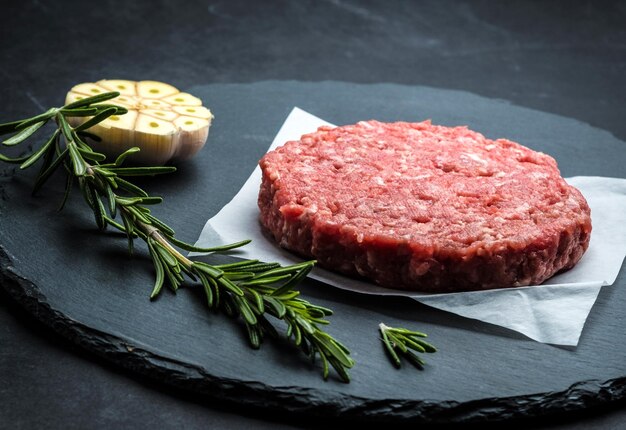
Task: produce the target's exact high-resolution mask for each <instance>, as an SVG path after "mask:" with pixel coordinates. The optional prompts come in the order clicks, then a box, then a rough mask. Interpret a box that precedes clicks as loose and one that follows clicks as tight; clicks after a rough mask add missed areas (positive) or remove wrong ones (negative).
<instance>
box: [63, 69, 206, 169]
mask: <svg viewBox="0 0 626 430" xmlns="http://www.w3.org/2000/svg"><path fill="white" fill-rule="evenodd" d="M109 91H117V92H119V93H120V95H119V96H118V97H116V98H114V99H111V100H107V101H105V102H104V103H105V104H115V105H119V106H123V107H125V108H127V109H128V113H126V114H124V115H119V116H118V115H113V116H110V117H109V118H107V119H105V120H104V121H102V122H100V123H98V124H96V125H95V126H93V127H91V128H90V129H89V132H91V133H93V134H95V135H97V136H98V137H100V138H101V139H102V141H100V142H90V144H92V146H93V149H94V150H95V151H97V152H102V153H104V154H105V155H107V156H108V157H116V156H117V155H119V154H121V153H122V152H124V151H126V150H127V149H129V148H132V147H134V146H136V147H138V148H140V149H141V151H139V152H137V153H134V154H132V155H131V156H130V157H128V161H129V162H134V163H137V164H149V165H163V164H165V163H167V162H169V161H181V160H186V159H188V158H191V157H192V156H194V155H195V154H196V153H197V152H198V151H199V150H200V149H201V148H202V147H203V146H204V144H205V143H206V141H207V138H208V136H209V127H210V125H211V120H212V119H213V114H212V113H211V111H210V110H209V109H207V108H206V107H204V106H202V100H200V99H199V98H197V97H195V96H193V95H191V94H188V93H183V92H180V91H179V90H178V89H177V88H176V87H173V86H172V85H169V84H166V83H163V82H157V81H139V82H135V81H127V80H121V79H109V80H101V81H98V82H95V83H90V82H88V83H82V84H78V85H75V86H74V87H73V88H72V89H71V90H70V91H69V92H68V93H67V96H66V98H65V103H66V104H67V103H72V102H75V101H77V100H81V99H83V98H86V97H90V96H94V95H97V94H102V93H105V92H109ZM88 119H89V117H75V118H71V120H70V123H71V124H72V125H73V126H77V125H79V124H81V123H83V122H85V121H87V120H88Z"/></svg>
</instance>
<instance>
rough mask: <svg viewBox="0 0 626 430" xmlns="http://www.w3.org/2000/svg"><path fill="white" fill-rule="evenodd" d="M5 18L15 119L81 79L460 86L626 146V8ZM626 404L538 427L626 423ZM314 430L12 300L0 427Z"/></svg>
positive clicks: (147, 8) (11, 14) (3, 67)
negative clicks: (89, 349)
mask: <svg viewBox="0 0 626 430" xmlns="http://www.w3.org/2000/svg"><path fill="white" fill-rule="evenodd" d="M0 11H1V13H0V58H1V60H2V62H1V63H0V100H2V102H3V106H2V108H0V122H2V121H5V120H6V121H8V120H13V119H16V118H20V117H23V116H27V115H32V114H34V113H37V112H39V111H40V110H42V109H43V108H47V107H50V106H56V105H59V104H60V103H62V100H63V97H64V95H65V92H66V91H67V89H69V88H70V87H71V86H73V85H74V84H76V83H79V82H86V81H96V80H99V79H103V78H109V79H114V78H120V79H131V80H142V79H155V80H161V81H165V82H169V83H171V84H173V85H175V86H177V87H179V88H181V89H182V90H185V89H187V88H190V87H192V86H195V85H201V84H207V83H212V82H234V83H237V82H253V81H259V80H266V79H285V80H303V81H322V80H338V81H348V82H357V83H370V82H371V83H374V82H394V83H401V84H415V85H429V86H434V87H441V88H450V89H461V90H465V91H470V92H473V93H477V94H480V95H483V96H487V97H492V98H497V99H505V100H509V101H511V102H513V103H514V104H517V105H520V106H525V107H530V108H533V109H538V110H542V111H546V112H552V113H556V114H559V115H563V116H568V117H572V118H576V119H578V120H581V121H584V122H586V123H589V124H591V125H592V126H595V127H599V128H602V129H606V130H608V131H610V132H611V133H613V134H614V135H615V136H616V137H618V138H619V139H621V140H626V120H625V119H624V118H626V116H625V114H626V108H625V105H624V103H625V102H626V24H625V22H626V2H617V1H614V2H591V1H590V2H571V1H558V2H557V1H552V2H544V1H537V2H530V1H525V2H523V1H517V2H493V1H492V2H488V1H474V2H469V1H425V2H411V1H370V2H357V1H354V0H345V1H341V0H330V1H316V2H313V1H272V2H252V1H250V2H246V1H223V2H208V1H207V2H200V1H194V2H166V1H154V2H147V1H146V2H141V1H134V2H130V1H128V2H122V1H117V2H116V1H99V2H84V1H80V2H79V1H57V2H46V1H43V0H35V1H32V2H23V1H21V2H13V1H12V2H3V4H2V6H0ZM205 103H206V104H208V105H209V107H210V101H205ZM625 169H626V168H625ZM42 252H45V251H42ZM599 365H601V363H599ZM625 406H626V405H625V403H624V402H623V401H622V402H618V403H617V404H609V405H606V406H605V407H602V408H600V409H598V410H593V411H585V412H584V413H582V412H581V413H569V414H568V415H566V416H554V417H547V418H545V417H544V418H542V419H541V420H536V421H533V422H532V426H533V427H534V428H557V429H561V428H563V429H565V428H567V429H570V428H572V429H582V428H609V429H611V428H615V429H617V428H623V427H624V425H626V408H625ZM305 424H306V425H307V426H311V425H314V424H312V423H303V422H301V421H299V420H298V419H297V417H289V418H288V419H286V420H283V419H279V418H277V417H269V416H266V415H265V414H264V413H263V411H259V410H240V409H239V408H238V407H237V406H236V405H232V404H215V402H214V401H212V403H211V404H208V403H207V402H206V400H205V399H201V398H191V397H190V396H189V395H187V394H185V393H175V392H171V390H170V389H165V388H164V387H162V386H158V385H155V384H154V383H152V382H147V381H145V380H142V379H140V378H138V377H135V376H133V375H130V374H127V373H125V372H123V371H120V370H119V369H117V368H114V367H112V366H111V365H109V364H107V363H105V362H102V361H101V360H99V359H97V358H95V357H94V356H92V355H90V354H87V353H85V352H82V351H81V350H78V349H77V348H75V347H74V346H72V345H71V344H69V343H68V342H66V341H65V340H63V339H62V338H59V337H58V336H56V335H55V334H54V333H53V332H52V331H51V330H49V329H48V328H46V327H43V326H42V325H40V324H39V323H38V322H37V321H36V318H34V317H33V316H31V315H29V314H27V313H25V312H24V311H22V310H21V309H20V308H19V306H18V305H17V304H15V303H14V302H12V300H11V299H10V298H9V297H8V296H7V295H6V294H5V293H3V292H2V289H0V428H4V427H6V428H39V427H50V428H60V427H64V428H65V427H69V428H107V427H111V426H114V427H115V426H117V427H120V426H121V427H133V428H149V427H160V428H161V427H163V428H171V427H175V426H176V427H178V426H182V427H185V428H201V427H216V428H243V427H250V428H265V427H267V428H291V427H302V426H304V425H305Z"/></svg>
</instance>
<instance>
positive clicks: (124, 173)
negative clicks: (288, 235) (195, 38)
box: [0, 92, 354, 382]
mask: <svg viewBox="0 0 626 430" xmlns="http://www.w3.org/2000/svg"><path fill="white" fill-rule="evenodd" d="M118 95H119V93H117V92H110V93H105V94H99V95H97V96H94V97H89V98H85V99H82V100H79V101H77V102H74V103H70V104H68V105H66V106H63V107H61V108H52V109H49V110H48V111H46V112H44V113H42V114H40V115H36V116H34V117H32V118H27V119H23V120H20V121H14V122H10V123H6V124H0V135H4V134H12V136H11V137H10V138H8V139H6V140H4V141H3V142H2V145H5V146H14V145H18V144H20V143H23V142H24V141H26V140H27V139H28V138H30V137H31V136H33V135H34V134H35V133H36V132H37V131H38V130H40V129H41V128H42V127H43V126H44V125H45V124H46V123H48V122H49V121H51V120H52V121H53V122H55V123H56V129H55V130H54V132H53V133H52V135H51V136H50V137H49V138H48V139H47V140H46V141H45V143H44V144H43V145H41V146H40V147H39V148H37V149H35V150H33V151H32V152H30V153H29V154H27V155H25V156H20V157H8V156H6V155H2V154H0V161H4V162H7V163H17V164H19V165H20V168H21V169H26V168H28V167H31V166H33V165H34V164H35V163H37V162H38V161H40V160H41V167H40V170H39V174H38V175H37V179H36V181H35V185H34V190H33V192H36V191H37V190H39V189H41V187H42V185H43V184H44V183H45V182H46V181H47V180H48V179H49V178H50V177H51V176H52V174H53V173H54V172H55V171H57V170H59V169H60V168H61V167H62V168H63V169H62V170H64V171H65V173H66V176H67V180H66V187H65V193H64V197H63V201H62V203H61V208H62V207H63V206H64V205H65V202H66V201H67V199H68V197H69V195H70V192H71V190H72V187H73V185H74V184H75V183H78V188H79V189H80V191H81V193H82V196H83V198H84V200H85V202H86V203H87V205H88V206H89V207H90V208H91V210H92V212H93V215H94V219H95V222H96V225H97V226H98V228H99V229H100V230H104V229H106V228H107V227H108V226H112V227H114V228H116V229H118V230H120V231H122V232H124V233H126V236H127V238H128V248H129V251H130V252H131V253H132V252H133V248H134V241H135V240H136V239H138V238H139V239H141V240H143V241H144V242H145V243H146V244H147V247H148V251H149V254H150V256H151V258H152V262H153V264H154V269H155V273H156V277H155V278H156V279H155V283H154V288H153V290H152V294H151V296H150V297H151V298H152V299H154V298H156V297H157V296H158V295H159V293H160V292H161V290H162V288H163V286H164V285H167V286H169V287H170V288H171V289H172V290H173V291H176V290H178V288H179V287H181V286H182V285H183V283H185V282H188V281H189V280H191V281H193V282H194V283H195V285H197V286H200V287H201V288H202V289H203V291H204V294H205V297H206V304H207V306H208V307H209V308H213V309H221V310H223V311H224V312H225V313H226V314H228V315H231V316H233V317H239V316H240V317H241V318H242V320H243V322H244V324H245V327H246V331H247V334H248V339H249V341H250V344H251V346H252V347H254V348H258V347H259V346H260V344H261V342H262V340H263V338H264V336H265V335H268V334H269V335H277V331H276V329H275V327H274V326H273V325H272V324H271V322H270V320H269V319H268V317H270V316H271V317H274V318H276V319H278V320H282V321H284V323H286V327H287V331H286V334H287V338H289V339H291V340H292V341H293V342H294V343H295V345H296V346H297V347H298V348H299V349H300V350H301V351H303V352H304V353H305V354H306V355H308V356H309V357H310V358H311V360H312V361H315V359H316V357H319V358H320V360H321V364H322V369H323V376H324V378H327V377H328V373H329V367H330V366H332V367H333V368H334V369H335V370H336V372H337V373H338V374H339V376H340V377H341V379H342V380H343V381H345V382H349V380H350V377H349V375H348V369H350V368H351V367H352V366H353V365H354V361H353V360H352V358H350V356H349V355H350V352H349V351H348V349H347V348H346V347H345V346H344V345H342V344H341V343H340V342H339V341H337V340H336V339H334V338H333V337H332V336H330V335H329V334H328V333H326V332H324V331H323V330H322V329H321V328H320V325H325V324H328V321H327V320H326V319H325V318H326V317H327V316H329V315H331V314H332V311H331V310H330V309H326V308H324V307H321V306H316V305H314V304H312V303H309V302H308V301H306V300H304V299H302V298H301V297H300V293H299V292H298V291H296V290H294V287H295V286H296V285H297V284H298V283H299V282H300V281H301V280H303V279H304V278H305V277H306V276H307V274H308V273H309V272H310V271H311V269H312V268H313V265H314V264H315V262H314V261H307V262H304V263H300V264H295V265H291V266H285V267H283V266H281V265H280V264H278V263H263V262H260V261H258V260H245V261H238V262H236V263H230V264H220V265H212V264H208V263H206V262H203V261H196V260H191V259H189V258H187V257H185V256H184V255H183V254H182V253H181V252H180V251H179V250H178V249H182V250H186V251H196V252H203V253H219V252H224V251H228V250H231V249H234V248H238V247H241V246H244V245H246V244H247V243H249V241H242V242H238V243H233V244H230V245H225V246H219V247H214V248H197V247H195V246H192V245H190V244H188V243H185V242H182V241H180V240H178V239H176V238H175V232H174V230H173V229H172V228H171V227H170V226H168V225H167V224H165V223H164V222H163V221H161V220H159V219H158V218H156V217H155V216H153V215H152V213H151V211H150V209H149V208H148V207H147V206H148V205H154V204H158V203H161V201H162V198H161V197H154V196H150V195H149V194H148V193H147V192H146V191H144V190H143V189H142V188H140V187H138V186H136V185H134V184H133V183H131V182H129V181H128V180H126V179H124V177H129V176H153V175H158V174H164V173H170V172H173V171H175V170H176V169H175V168H174V167H167V166H165V167H122V165H123V163H124V160H125V158H126V157H127V156H128V155H130V154H132V153H134V152H137V151H138V150H139V148H131V149H129V150H127V151H126V152H124V153H123V154H121V155H120V156H119V157H117V159H116V160H115V161H114V162H113V163H105V161H106V157H105V155H104V154H101V153H99V152H96V151H94V150H93V149H92V147H91V146H89V145H88V144H87V143H86V138H87V137H89V138H92V139H94V140H98V138H97V136H94V135H93V134H91V133H89V132H88V131H86V130H87V129H89V128H90V127H91V126H93V125H95V124H97V123H98V122H100V121H103V120H105V119H106V118H108V117H109V116H111V115H123V114H125V113H126V112H127V110H126V109H125V108H122V107H119V106H113V105H108V104H99V103H102V102H105V101H107V100H110V99H113V98H115V97H117V96H118ZM77 116H90V117H91V118H90V119H88V120H87V121H86V122H85V123H83V124H81V125H79V126H77V127H72V126H71V124H70V122H69V121H68V118H71V117H77ZM117 217H119V219H120V221H121V222H118V221H116V218H117Z"/></svg>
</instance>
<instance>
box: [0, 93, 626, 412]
mask: <svg viewBox="0 0 626 430" xmlns="http://www.w3.org/2000/svg"><path fill="white" fill-rule="evenodd" d="M185 90H188V91H190V92H192V93H193V94H196V95H198V96H200V97H201V98H202V99H203V100H204V102H205V104H206V105H208V106H210V107H211V109H212V110H213V112H214V113H215V116H216V118H215V121H214V125H213V127H212V129H211V135H210V137H209V143H208V146H207V147H206V148H205V149H204V150H203V151H202V152H201V154H200V155H199V157H197V158H196V159H194V160H193V161H192V162H189V163H187V164H185V165H182V166H180V169H179V171H178V172H177V173H176V174H173V175H169V176H166V177H161V178H159V179H158V180H153V181H148V180H146V181H142V182H143V184H144V185H145V187H146V188H148V189H149V190H150V191H152V192H154V193H157V194H160V195H163V196H164V197H165V203H164V204H163V205H160V206H158V207H156V208H155V213H156V215H157V216H159V217H162V219H164V220H167V221H168V222H169V224H170V225H172V226H173V227H174V228H176V230H177V232H178V235H179V237H180V238H181V239H184V240H187V241H191V242H193V241H194V240H195V239H196V238H197V236H198V234H199V232H200V230H201V229H202V227H203V225H204V222H205V220H206V219H208V218H210V217H211V216H212V215H214V214H215V213H217V211H219V209H220V208H221V207H222V206H223V205H225V204H226V203H227V202H228V201H229V200H230V199H231V198H232V197H233V196H234V195H235V193H236V192H237V190H238V189H239V188H240V186H241V185H242V184H243V183H244V182H245V180H246V179H247V177H248V176H249V174H250V172H251V171H252V169H253V168H254V167H255V164H256V162H257V160H258V159H259V158H260V157H261V155H262V154H263V153H264V152H265V150H266V148H267V146H268V145H269V144H270V142H271V140H272V138H273V136H274V135H275V133H276V132H277V131H278V128H279V127H280V125H281V124H282V122H283V121H284V119H285V118H286V116H287V114H288V113H289V112H290V110H291V109H292V107H294V106H299V107H301V108H303V109H305V110H307V111H309V112H311V113H313V114H316V115H318V116H320V117H322V118H324V119H326V120H328V121H330V122H333V123H335V124H346V123H352V122H355V121H358V120H362V119H371V118H374V119H379V120H386V121H393V120H407V121H417V120H423V119H426V118H431V119H432V120H433V122H435V123H438V124H444V125H459V124H466V125H468V126H470V127H471V128H473V129H475V130H477V131H480V132H482V133H483V134H485V135H486V136H488V137H491V138H497V137H506V138H509V139H512V140H516V141H518V142H520V143H522V144H525V145H527V146H529V147H531V148H534V149H538V150H542V151H544V152H547V153H549V154H551V155H553V156H554V157H555V158H556V159H557V161H558V162H559V165H560V167H561V171H562V173H563V175H564V176H573V175H601V176H615V177H624V176H626V171H625V168H624V167H623V166H624V163H625V162H626V151H625V150H626V144H625V143H624V142H621V141H619V140H617V139H615V138H614V137H613V136H612V135H611V134H609V133H607V132H605V131H602V130H598V129H594V128H592V127H590V126H588V125H586V124H582V123H580V122H577V121H574V120H571V119H567V118H563V117H559V116H556V115H552V114H547V113H542V112H537V111H533V110H529V109H525V108H521V107H517V106H513V105H511V104H509V103H507V102H505V101H499V100H492V99H486V98H483V97H479V96H476V95H472V94H469V93H463V92H458V91H450V90H442V89H435V88H427V87H406V86H400V85H394V84H378V85H357V84H348V83H339V82H322V83H302V82H291V81H290V82H278V81H268V82H260V83H254V84H215V85H207V86H200V87H195V88H185ZM33 175H34V172H28V171H26V172H16V171H15V169H5V170H4V171H3V173H2V176H0V246H1V248H0V266H1V272H0V274H1V277H0V281H1V285H2V287H3V288H4V289H6V290H7V291H8V292H9V293H10V294H11V295H12V296H13V297H15V298H16V299H17V300H18V301H19V302H20V303H22V304H23V305H24V307H26V308H27V309H28V310H29V311H30V312H31V313H32V314H33V316H34V317H36V318H37V319H39V320H42V321H43V322H45V323H46V324H48V325H49V326H51V327H53V328H54V329H55V330H56V331H58V332H59V333H61V334H63V335H64V336H66V337H67V338H69V339H71V340H73V341H74V342H76V343H77V344H79V345H81V346H83V347H85V348H87V349H89V350H91V351H93V352H95V353H97V354H99V355H101V356H104V357H105V358H107V359H108V360H110V361H111V362H113V363H116V364H118V365H120V366H123V367H125V368H127V369H131V370H132V371H134V372H137V373H138V374H142V375H147V376H149V377H151V378H155V379H157V380H160V381H162V382H163V383H165V384H168V385H172V386H176V387H180V388H183V389H185V390H190V391H194V392H199V393H204V394H208V395H209V396H215V397H219V398H220V399H226V400H232V401H234V402H238V403H240V404H247V405H256V406H261V407H264V408H267V409H273V408H276V409H281V410H287V411H291V412H295V413H300V414H307V415H315V416H317V417H342V418H351V419H368V420H370V421H371V420H378V421H399V420H402V421H403V422H412V421H414V422H461V421H464V422H467V421H481V420H488V419H489V420H494V419H495V420H504V419H507V418H514V417H523V416H538V415H543V414H549V413H553V412H557V411H564V410H574V409H580V408H584V407H590V406H593V405H597V404H599V403H604V402H608V401H611V400H615V399H618V398H623V397H624V395H625V394H626V360H624V358H626V330H624V323H623V321H624V316H625V314H626V290H625V288H624V287H625V284H626V278H625V277H624V271H623V270H622V271H621V272H620V275H619V277H618V279H617V281H616V283H615V284H614V285H613V286H611V287H606V288H603V289H602V291H601V293H600V295H599V298H598V300H597V302H596V304H595V306H594V308H593V309H592V312H591V314H590V316H589V319H588V322H587V325H586V327H585V329H584V332H583V335H582V338H581V341H580V344H579V345H578V347H576V348H561V347H556V346H553V345H545V344H540V343H537V342H534V341H531V340H529V339H527V338H525V337H524V336H522V335H519V334H517V333H514V332H512V331H508V330H506V329H503V328H499V327H496V326H492V325H489V324H484V323H480V322H477V321H474V320H470V319H465V318H462V317H458V316H455V315H452V314H449V313H446V312H442V311H438V310H434V309H431V308H429V307H427V306H424V305H421V304H418V303H415V302H414V301H412V300H409V299H402V298H394V297H389V298H384V299H381V298H378V297H377V298H374V297H370V296H364V295H358V294H351V293H347V292H344V291H339V290H337V289H334V288H331V287H328V286H326V285H324V284H321V283H318V282H315V281H307V282H305V283H304V284H303V285H302V288H301V290H302V291H303V294H304V296H305V297H306V298H307V299H310V300H311V301H314V302H316V303H319V304H321V305H323V306H327V307H330V308H331V309H333V310H334V311H335V315H334V316H332V317H331V318H330V320H331V325H330V326H329V327H328V331H329V332H330V333H331V334H333V335H335V336H336V337H337V338H339V339H340V340H342V341H343V342H344V343H345V344H347V345H348V346H349V347H350V349H351V351H352V356H353V357H354V359H355V360H356V361H357V365H356V366H355V367H354V368H353V369H352V371H351V376H352V382H351V383H350V384H344V383H341V382H340V381H339V380H338V379H337V378H336V377H334V376H333V377H331V378H330V379H329V380H328V381H323V380H322V378H321V376H320V369H319V367H315V366H311V365H310V364H309V363H308V362H307V361H306V360H305V359H304V357H302V356H300V355H298V354H293V353H292V352H293V351H292V348H291V346H289V345H288V344H286V343H285V342H281V341H280V340H268V341H266V342H265V344H264V345H263V347H262V348H261V349H260V350H252V349H250V348H249V347H248V346H247V341H246V338H245V334H244V331H243V329H242V326H241V325H240V324H239V323H238V322H236V321H234V320H230V319H228V318H225V317H223V316H221V315H217V314H214V313H211V312H207V310H206V309H205V308H204V307H203V302H202V300H201V299H200V295H199V294H197V291H195V290H194V289H192V288H189V289H184V290H181V291H180V292H179V293H178V294H177V295H176V297H174V296H173V294H171V293H170V292H165V294H163V296H162V297H161V298H160V299H159V300H157V301H156V302H150V301H149V300H148V295H149V293H150V290H151V288H152V283H153V278H152V276H153V274H152V268H151V264H150V262H149V260H148V258H147V254H146V250H145V248H143V247H141V246H140V247H138V249H137V252H136V254H135V256H134V257H133V258H128V256H127V253H126V241H125V239H124V238H123V237H122V236H120V235H119V234H116V233H106V234H101V233H98V232H97V231H96V230H95V228H94V227H93V221H92V220H91V219H90V217H89V211H88V210H86V209H85V207H84V203H83V202H82V201H81V200H80V198H79V196H78V194H76V195H74V196H73V197H72V198H71V199H70V201H69V204H68V206H67V207H66V208H65V209H64V210H63V212H61V213H59V212H57V210H56V209H57V206H58V203H59V202H60V199H61V194H62V192H61V190H62V184H61V183H60V181H57V183H51V184H50V185H48V186H47V188H46V192H45V195H42V196H37V197H29V193H30V188H31V186H32V183H33ZM242 239H244V238H242ZM511 311H512V312H514V310H511ZM380 321H385V322H386V323H387V324H389V325H400V326H406V327H412V328H417V329H420V330H423V331H425V332H427V333H429V335H430V339H431V341H432V342H433V343H434V344H436V345H437V347H438V348H439V351H440V352H438V353H437V354H435V355H429V356H427V357H426V358H427V360H428V364H427V366H426V367H425V369H424V370H423V371H421V372H420V371H416V370H415V369H414V368H412V367H410V366H405V367H404V368H402V369H401V370H396V369H394V368H393V367H391V365H390V364H389V363H388V361H387V359H386V357H385V356H384V352H383V350H382V348H381V345H380V341H379V339H378V335H377V332H376V328H377V324H378V322H380Z"/></svg>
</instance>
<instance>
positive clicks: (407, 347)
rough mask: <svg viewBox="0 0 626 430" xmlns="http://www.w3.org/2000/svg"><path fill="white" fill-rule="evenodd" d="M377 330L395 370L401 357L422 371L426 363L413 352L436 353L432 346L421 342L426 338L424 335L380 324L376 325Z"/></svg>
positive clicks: (399, 365)
mask: <svg viewBox="0 0 626 430" xmlns="http://www.w3.org/2000/svg"><path fill="white" fill-rule="evenodd" d="M378 328H379V330H380V334H381V335H382V338H381V340H382V341H383V345H384V347H385V351H387V354H388V355H389V359H390V360H391V362H392V363H393V365H394V366H395V367H397V368H400V367H401V366H402V361H401V360H400V356H402V357H405V358H406V359H407V360H408V361H409V362H410V363H411V364H413V365H414V366H415V367H417V368H418V369H423V368H424V364H426V362H425V361H424V360H423V359H422V358H421V357H420V356H418V355H417V354H415V353H414V352H413V351H417V352H429V353H432V352H436V351H437V349H436V348H435V347H434V346H433V345H431V344H430V343H428V342H426V341H425V340H423V338H425V337H427V335H426V334H425V333H421V332H419V331H413V330H407V329H405V328H394V327H389V326H387V325H385V324H384V323H382V322H381V323H380V324H379V325H378ZM411 350H413V351H411Z"/></svg>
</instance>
